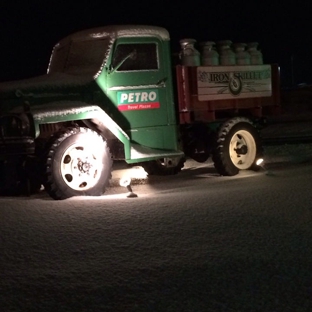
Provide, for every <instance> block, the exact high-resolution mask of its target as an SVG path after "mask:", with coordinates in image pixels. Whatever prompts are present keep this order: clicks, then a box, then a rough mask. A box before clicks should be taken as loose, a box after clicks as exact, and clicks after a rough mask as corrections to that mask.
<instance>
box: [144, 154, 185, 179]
mask: <svg viewBox="0 0 312 312" xmlns="http://www.w3.org/2000/svg"><path fill="white" fill-rule="evenodd" d="M184 162H185V158H184V157H172V158H169V157H165V158H160V159H157V160H152V161H146V162H142V163H141V164H140V165H141V166H142V167H143V168H144V170H145V171H146V172H147V173H148V174H149V175H174V174H177V173H179V172H180V171H181V170H182V168H183V166H184Z"/></svg>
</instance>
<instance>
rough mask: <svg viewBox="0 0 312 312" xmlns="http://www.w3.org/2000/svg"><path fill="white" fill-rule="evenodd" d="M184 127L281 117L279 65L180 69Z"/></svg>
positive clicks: (178, 71)
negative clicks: (240, 118)
mask: <svg viewBox="0 0 312 312" xmlns="http://www.w3.org/2000/svg"><path fill="white" fill-rule="evenodd" d="M176 77H177V88H178V105H179V119H180V124H186V123H194V122H210V121H215V120H217V119H221V118H225V117H226V116H235V115H245V116H249V117H252V116H253V117H258V118H261V117H266V116H275V115H279V114H280V112H281V109H280V74H279V66H278V65H276V64H270V65H244V66H199V67H196V66H194V67H193V66H183V65H177V66H176Z"/></svg>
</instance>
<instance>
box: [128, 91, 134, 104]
mask: <svg viewBox="0 0 312 312" xmlns="http://www.w3.org/2000/svg"><path fill="white" fill-rule="evenodd" d="M133 97H134V93H129V98H128V102H129V103H131V102H133Z"/></svg>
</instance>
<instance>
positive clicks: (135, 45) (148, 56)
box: [107, 37, 173, 133]
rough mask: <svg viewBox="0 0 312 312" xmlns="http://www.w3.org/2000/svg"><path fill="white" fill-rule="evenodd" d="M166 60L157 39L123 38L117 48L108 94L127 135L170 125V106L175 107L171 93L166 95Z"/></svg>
mask: <svg viewBox="0 0 312 312" xmlns="http://www.w3.org/2000/svg"><path fill="white" fill-rule="evenodd" d="M163 58H164V56H163V51H162V42H161V41H160V40H159V39H157V38H152V37H148V38H144V40H143V39H142V38H137V39H136V38H120V39H118V42H117V44H115V46H114V47H113V54H112V59H111V68H110V71H109V73H108V74H107V94H108V96H109V98H110V100H111V101H112V102H113V103H114V104H115V106H116V108H117V110H118V112H119V114H121V117H122V118H121V119H120V121H121V126H122V127H123V128H124V130H125V131H127V130H129V129H132V131H133V130H134V129H139V128H146V127H156V128H157V127H163V126H165V125H168V123H170V122H168V112H167V105H168V103H171V104H172V105H173V103H172V101H171V102H170V100H169V101H168V97H170V95H171V92H169V94H167V92H166V82H167V79H168V68H166V65H165V64H164V60H163ZM167 67H168V66H167ZM169 70H171V69H169ZM169 85H170V84H169ZM170 86H171V85H170ZM169 119H170V118H169ZM141 130H143V129H141ZM143 132H144V131H143ZM157 132H159V131H157ZM160 132H163V131H160ZM160 132H159V133H160Z"/></svg>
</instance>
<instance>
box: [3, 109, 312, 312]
mask: <svg viewBox="0 0 312 312" xmlns="http://www.w3.org/2000/svg"><path fill="white" fill-rule="evenodd" d="M309 114H310V113H309V111H308V110H307V111H305V114H299V113H298V114H296V113H292V114H291V116H290V115H289V114H288V115H287V116H286V115H284V116H283V118H281V119H284V121H285V120H289V118H290V117H292V118H293V119H294V118H297V121H296V122H294V121H292V122H283V123H279V124H276V125H271V126H268V127H267V128H265V129H264V130H262V135H263V136H264V137H273V136H277V135H278V136H282V135H290V134H307V135H311V134H312V123H311V120H312V119H311V120H304V119H303V117H306V118H307V117H308V116H309ZM302 120H303V121H302ZM264 148H265V158H264V159H265V161H264V165H263V167H262V168H261V169H260V171H259V172H250V171H241V172H240V173H239V174H238V175H237V176H234V177H220V176H219V175H218V174H217V173H216V171H215V169H214V168H213V164H212V162H211V160H209V161H207V162H206V163H203V164H199V163H196V162H194V161H190V160H188V161H187V162H186V165H185V168H184V169H183V170H182V172H181V173H179V174H178V175H175V176H169V177H168V176H166V177H148V178H146V176H145V177H144V172H143V171H142V168H141V167H136V166H134V167H131V166H127V165H126V164H125V163H122V162H116V163H115V164H114V171H113V177H112V180H111V184H110V186H109V187H108V188H107V190H106V193H105V195H104V196H101V197H75V198H71V199H68V200H64V201H55V200H52V199H51V198H49V196H48V195H46V194H45V193H44V192H42V193H39V194H37V195H32V196H31V197H0V213H1V218H0V250H1V253H0V267H1V271H0V272H1V279H0V306H1V311H3V312H11V311H45V312H48V311H53V312H54V311H75V312H76V311H109V312H110V311H114V312H119V311H120V312H137V311H139V312H141V311H143V312H145V311H226V312H227V311H229V312H232V311H259V312H263V311H311V308H312V273H311V272H312V270H311V268H312V261H311V258H312V247H311V240H312V230H311V222H312V209H311V208H312V195H311V187H312V180H311V175H312V144H296V145H278V146H265V147H264ZM138 174H143V176H140V177H138V176H137V175H138ZM125 176H130V177H132V181H133V183H132V189H133V192H134V193H135V194H137V195H138V197H137V198H128V197H127V194H128V190H127V189H125V188H124V187H121V186H119V180H120V178H121V177H125Z"/></svg>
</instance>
